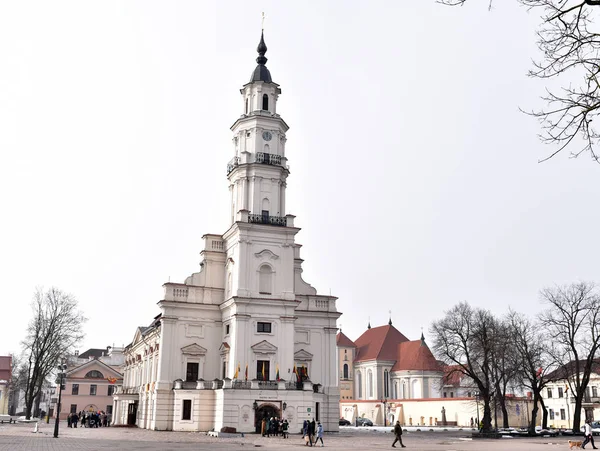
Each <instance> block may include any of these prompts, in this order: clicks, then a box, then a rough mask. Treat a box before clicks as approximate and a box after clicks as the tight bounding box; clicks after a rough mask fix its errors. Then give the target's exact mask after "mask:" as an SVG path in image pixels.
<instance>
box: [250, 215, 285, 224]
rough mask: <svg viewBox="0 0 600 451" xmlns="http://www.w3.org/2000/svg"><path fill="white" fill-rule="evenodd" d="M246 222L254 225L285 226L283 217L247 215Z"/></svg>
mask: <svg viewBox="0 0 600 451" xmlns="http://www.w3.org/2000/svg"><path fill="white" fill-rule="evenodd" d="M248 222H252V223H255V224H270V225H276V226H282V227H286V226H287V218H286V217H285V216H270V215H255V214H249V215H248Z"/></svg>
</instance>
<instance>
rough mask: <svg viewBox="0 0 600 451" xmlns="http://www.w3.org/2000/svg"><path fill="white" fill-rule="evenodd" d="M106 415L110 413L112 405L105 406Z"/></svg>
mask: <svg viewBox="0 0 600 451" xmlns="http://www.w3.org/2000/svg"><path fill="white" fill-rule="evenodd" d="M106 415H112V405H110V406H106Z"/></svg>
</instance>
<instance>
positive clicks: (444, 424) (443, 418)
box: [442, 406, 446, 426]
mask: <svg viewBox="0 0 600 451" xmlns="http://www.w3.org/2000/svg"><path fill="white" fill-rule="evenodd" d="M442 426H446V409H444V406H442Z"/></svg>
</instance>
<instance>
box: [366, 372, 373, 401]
mask: <svg viewBox="0 0 600 451" xmlns="http://www.w3.org/2000/svg"><path fill="white" fill-rule="evenodd" d="M367 389H368V390H369V391H368V393H369V398H372V397H373V371H371V370H369V372H368V373H367Z"/></svg>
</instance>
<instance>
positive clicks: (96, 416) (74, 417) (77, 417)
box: [67, 411, 110, 428]
mask: <svg viewBox="0 0 600 451" xmlns="http://www.w3.org/2000/svg"><path fill="white" fill-rule="evenodd" d="M79 422H81V427H86V428H87V427H90V428H94V427H95V428H97V427H102V426H104V427H107V426H108V425H109V424H110V419H109V418H108V415H107V414H106V412H83V411H82V412H79V413H70V414H69V415H67V426H69V427H70V428H76V427H77V424H78V423H79Z"/></svg>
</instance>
